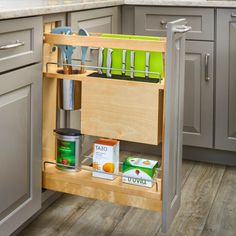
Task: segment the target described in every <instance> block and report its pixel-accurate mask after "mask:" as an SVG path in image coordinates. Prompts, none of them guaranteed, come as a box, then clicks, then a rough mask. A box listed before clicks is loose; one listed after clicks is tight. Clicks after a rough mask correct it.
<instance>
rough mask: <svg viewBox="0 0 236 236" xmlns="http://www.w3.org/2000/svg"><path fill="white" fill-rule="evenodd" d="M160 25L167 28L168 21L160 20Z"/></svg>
mask: <svg viewBox="0 0 236 236" xmlns="http://www.w3.org/2000/svg"><path fill="white" fill-rule="evenodd" d="M160 25H161V26H162V27H163V28H167V21H164V20H161V21H160Z"/></svg>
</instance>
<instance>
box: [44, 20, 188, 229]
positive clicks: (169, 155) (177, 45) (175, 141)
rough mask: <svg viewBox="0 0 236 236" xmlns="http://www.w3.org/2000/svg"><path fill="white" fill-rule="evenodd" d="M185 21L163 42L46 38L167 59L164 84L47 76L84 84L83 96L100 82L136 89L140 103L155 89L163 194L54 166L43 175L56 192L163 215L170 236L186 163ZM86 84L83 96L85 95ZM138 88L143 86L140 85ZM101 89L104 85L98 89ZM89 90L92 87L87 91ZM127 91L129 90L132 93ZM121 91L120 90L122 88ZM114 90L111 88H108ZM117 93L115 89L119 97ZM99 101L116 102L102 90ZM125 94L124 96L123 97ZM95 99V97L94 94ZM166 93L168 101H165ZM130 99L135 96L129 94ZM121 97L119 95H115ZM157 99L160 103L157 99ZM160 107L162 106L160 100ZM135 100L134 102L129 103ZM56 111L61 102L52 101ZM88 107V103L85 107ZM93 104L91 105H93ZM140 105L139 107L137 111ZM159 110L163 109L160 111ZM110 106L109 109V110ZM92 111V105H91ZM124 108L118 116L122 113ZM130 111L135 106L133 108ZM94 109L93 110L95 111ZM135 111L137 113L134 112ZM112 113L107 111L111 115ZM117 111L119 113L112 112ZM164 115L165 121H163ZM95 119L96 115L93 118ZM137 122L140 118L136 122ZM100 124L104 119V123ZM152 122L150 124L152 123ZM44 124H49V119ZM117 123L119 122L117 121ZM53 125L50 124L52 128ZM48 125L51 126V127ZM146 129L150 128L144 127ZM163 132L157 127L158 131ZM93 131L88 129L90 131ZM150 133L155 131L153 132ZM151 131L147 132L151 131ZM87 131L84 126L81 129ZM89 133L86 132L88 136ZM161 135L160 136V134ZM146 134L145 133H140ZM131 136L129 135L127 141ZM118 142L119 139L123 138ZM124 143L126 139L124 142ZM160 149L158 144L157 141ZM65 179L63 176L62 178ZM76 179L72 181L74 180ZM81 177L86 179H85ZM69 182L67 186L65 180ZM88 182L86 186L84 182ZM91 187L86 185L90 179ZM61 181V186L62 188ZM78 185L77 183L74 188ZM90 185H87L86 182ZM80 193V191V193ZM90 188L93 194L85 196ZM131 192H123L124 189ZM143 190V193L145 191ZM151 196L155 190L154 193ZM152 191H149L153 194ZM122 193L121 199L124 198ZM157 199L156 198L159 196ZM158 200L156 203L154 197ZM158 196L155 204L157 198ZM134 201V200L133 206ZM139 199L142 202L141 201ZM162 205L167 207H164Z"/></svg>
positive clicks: (175, 23)
mask: <svg viewBox="0 0 236 236" xmlns="http://www.w3.org/2000/svg"><path fill="white" fill-rule="evenodd" d="M185 23H186V21H185V19H180V20H177V21H173V22H169V23H168V24H167V38H161V40H156V41H148V42H147V41H145V40H136V39H127V38H126V39H117V38H103V37H102V36H101V35H100V34H93V35H92V36H89V37H84V36H82V37H81V36H77V35H72V36H65V35H50V34H45V38H44V42H45V43H51V44H63V45H65V44H70V45H76V46H92V47H103V48H118V49H132V50H144V51H159V52H162V53H163V54H164V63H165V65H166V66H165V79H164V83H162V84H149V85H148V84H147V83H141V82H135V81H125V80H120V81H118V80H114V79H101V78H100V79H97V78H91V77H90V76H89V74H90V73H92V72H89V71H88V72H87V74H84V75H82V76H79V75H71V76H65V77H66V78H65V77H64V76H63V77H62V76H61V75H59V74H58V73H57V71H56V69H55V68H54V69H50V70H49V71H47V73H45V74H44V75H45V76H46V77H51V78H50V79H49V80H55V81H57V79H58V78H59V79H64V78H65V79H72V80H73V79H74V80H80V81H81V83H82V96H84V93H85V95H86V93H89V92H90V91H89V89H88V90H87V88H86V84H87V85H89V83H90V85H93V83H94V84H95V83H98V82H99V80H100V81H102V82H103V83H104V84H103V86H104V87H108V88H109V86H110V87H112V86H113V85H115V84H116V85H122V84H124V85H126V86H127V87H128V88H129V87H130V88H132V89H134V91H133V94H132V95H134V94H135V96H136V98H137V99H138V98H139V97H140V96H139V94H136V93H135V92H137V91H139V90H136V88H138V89H139V88H143V90H142V91H141V90H140V93H145V91H146V90H147V91H149V90H148V89H150V88H151V93H152V96H153V97H152V98H153V99H151V100H150V99H149V100H148V101H149V102H150V104H151V106H153V107H155V109H154V111H158V112H156V113H155V112H154V113H155V114H156V117H155V118H153V116H152V118H151V119H152V120H155V122H157V123H160V124H161V126H162V127H163V132H162V151H163V152H162V172H161V174H162V176H161V179H160V181H158V185H159V184H160V185H161V188H158V191H159V190H160V194H158V193H157V192H156V190H155V189H154V190H155V191H154V193H153V192H152V193H148V194H147V189H142V188H140V187H138V188H139V190H138V191H139V192H138V193H137V191H136V190H135V191H133V189H130V188H129V187H127V188H128V189H127V188H126V187H124V184H122V183H121V182H119V179H117V181H115V182H113V183H112V182H111V183H109V181H108V180H102V181H101V182H99V181H98V180H97V179H96V180H95V179H94V177H91V175H90V177H89V176H87V175H88V174H87V175H86V172H85V171H84V170H82V171H81V172H79V173H62V172H58V171H57V170H56V169H55V167H53V168H52V167H51V168H50V169H46V170H45V171H44V172H43V186H44V187H45V188H49V189H52V190H57V191H61V192H68V193H72V194H77V195H82V196H86V197H91V198H95V199H100V200H107V201H111V202H114V203H120V204H125V205H129V206H135V207H140V208H144V209H148V210H156V211H160V210H161V211H162V231H163V232H167V230H168V228H169V227H170V225H171V223H172V221H173V219H174V217H175V215H176V213H177V212H178V209H179V207H180V195H181V162H182V126H183V99H184V59H185V58H184V55H185V33H186V32H187V31H189V30H190V29H191V27H188V26H186V25H185ZM83 84H84V88H85V89H84V91H83ZM138 84H139V85H138ZM99 85H100V84H99ZM87 87H88V88H89V86H87ZM128 88H125V89H127V91H129V90H128ZM118 89H119V88H118ZM108 91H109V89H108ZM114 91H115V90H113V92H114ZM98 92H99V95H101V96H100V98H104V100H105V101H107V102H105V101H104V104H105V105H106V106H107V107H109V108H110V107H112V102H111V104H109V102H110V100H111V101H112V99H113V98H112V97H113V94H110V97H111V98H112V99H109V98H106V97H102V91H98ZM120 93H121V94H122V92H120ZM157 93H159V94H160V97H159V98H158V96H156V97H155V94H157ZM90 94H91V95H93V93H92V92H91V93H90ZM163 94H164V96H163ZM44 95H45V96H46V95H47V94H44ZM129 95H130V94H129ZM116 96H117V95H116ZM156 98H157V99H156ZM157 100H159V101H160V104H158V101H157ZM94 101H95V102H96V101H97V100H96V99H95V100H94ZM130 101H132V100H129V101H128V103H129V102H130ZM53 102H54V104H55V106H56V105H57V104H56V98H54V100H53ZM86 103H87V102H86ZM86 103H85V102H84V103H83V97H82V111H83V106H86ZM88 103H90V104H92V103H91V101H88ZM122 104H123V105H121V108H122V107H123V108H124V107H125V106H126V103H125V102H124V103H122ZM137 104H138V103H134V104H133V105H134V107H136V105H137ZM150 104H148V103H144V104H143V103H142V104H141V107H143V108H145V107H147V106H150ZM159 105H160V106H159ZM106 106H105V107H106ZM87 108H88V106H87ZM87 108H86V109H87ZM121 108H120V110H119V111H121V112H122V109H121ZM128 108H130V107H128ZM93 109H95V108H94V107H92V108H91V109H90V112H91V111H93ZM130 109H131V111H135V110H132V109H133V108H130ZM109 112H110V110H107V113H109ZM113 112H114V110H113ZM159 114H161V116H159ZM97 115H99V114H98V113H96V116H97ZM90 116H92V113H91V115H90ZM134 117H135V119H137V120H138V119H139V117H138V116H134ZM137 117H138V118H137ZM85 119H86V120H87V119H89V116H86V118H85ZM100 120H101V119H100ZM147 120H148V119H147ZM44 122H46V123H47V122H48V121H47V120H46V121H44ZM117 122H118V121H117ZM49 126H50V125H49ZM49 126H48V127H49ZM144 126H145V125H144ZM161 126H160V129H156V128H155V131H156V135H157V136H158V137H160V133H158V130H161ZM122 127H123V126H121V128H120V129H121V131H123V130H124V127H123V128H122ZM156 127H158V126H156ZM54 128H55V127H51V129H50V130H49V132H53V129H54ZM90 129H91V128H90V127H89V129H88V130H90ZM149 130H150V128H149ZM149 130H148V131H149ZM82 131H83V127H82ZM86 132H87V131H86ZM114 133H116V134H118V131H114V130H112V134H114ZM157 133H158V134H157ZM141 135H142V134H141ZM126 137H127V136H126ZM115 138H119V137H118V136H117V137H115ZM124 140H125V139H124ZM135 141H138V142H141V143H142V142H143V143H147V144H153V142H152V141H153V138H152V139H148V140H146V141H144V140H140V139H138V140H135ZM154 144H157V142H154ZM44 160H54V157H53V156H47V157H46V156H45V157H44ZM62 176H63V177H62ZM70 176H71V177H70ZM78 176H79V177H78ZM80 178H81V180H80ZM63 179H65V181H63ZM72 179H73V180H72ZM83 179H84V182H83V181H82V180H83ZM88 179H90V180H89V183H87V180H88ZM61 181H62V183H61ZM72 182H73V183H72ZM85 182H86V184H83V183H85ZM98 182H99V184H98ZM96 186H99V187H100V188H101V189H102V190H101V192H96ZM77 188H78V189H77ZM86 189H87V190H88V189H89V191H86ZM124 189H126V190H125V191H124V193H123V190H124ZM141 189H142V190H141ZM150 191H152V190H150ZM148 192H149V191H148ZM121 193H122V195H121ZM155 194H156V195H155ZM155 196H156V198H155ZM152 197H154V198H155V200H154V199H153V198H152ZM130 199H133V200H132V201H130ZM138 199H139V200H138ZM160 206H162V207H160Z"/></svg>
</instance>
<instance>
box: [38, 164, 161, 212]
mask: <svg viewBox="0 0 236 236" xmlns="http://www.w3.org/2000/svg"><path fill="white" fill-rule="evenodd" d="M43 187H44V188H46V189H50V190H54V191H59V192H64V193H70V194H75V195H79V196H84V197H89V198H94V199H99V200H104V201H110V202H113V203H117V204H122V205H128V206H134V207H140V208H144V209H149V210H153V211H160V210H161V205H162V201H161V200H160V198H161V194H160V193H159V192H157V191H156V186H155V185H154V186H153V187H152V188H145V187H140V186H134V185H129V184H124V183H122V180H121V177H117V178H116V179H115V180H113V181H109V180H104V179H100V178H95V177H92V174H91V172H90V171H85V170H83V171H80V172H74V173H68V172H65V171H61V170H57V169H56V168H55V166H52V167H47V169H46V171H44V172H43Z"/></svg>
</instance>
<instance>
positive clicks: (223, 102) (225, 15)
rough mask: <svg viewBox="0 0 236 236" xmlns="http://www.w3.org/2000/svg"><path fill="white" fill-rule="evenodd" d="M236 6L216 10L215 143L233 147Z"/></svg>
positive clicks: (235, 127) (235, 136)
mask: <svg viewBox="0 0 236 236" xmlns="http://www.w3.org/2000/svg"><path fill="white" fill-rule="evenodd" d="M235 15H236V9H225V10H224V9H219V10H217V38H216V39H217V41H216V42H217V43H216V55H217V57H216V123H215V125H216V127H215V147H216V148H217V149H223V150H228V151H236V17H235Z"/></svg>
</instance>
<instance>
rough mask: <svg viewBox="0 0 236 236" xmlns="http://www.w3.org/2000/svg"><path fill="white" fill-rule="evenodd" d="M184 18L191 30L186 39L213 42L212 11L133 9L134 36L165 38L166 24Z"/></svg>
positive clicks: (156, 8) (165, 8)
mask: <svg viewBox="0 0 236 236" xmlns="http://www.w3.org/2000/svg"><path fill="white" fill-rule="evenodd" d="M180 18H185V19H186V20H187V22H188V25H190V26H191V27H192V30H191V31H190V32H188V33H187V35H186V38H187V39H195V40H214V9H210V8H204V9H203V8H201V9H200V8H177V7H135V34H140V35H154V36H156V35H158V36H165V34H166V23H167V22H169V21H173V20H177V19H180Z"/></svg>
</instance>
